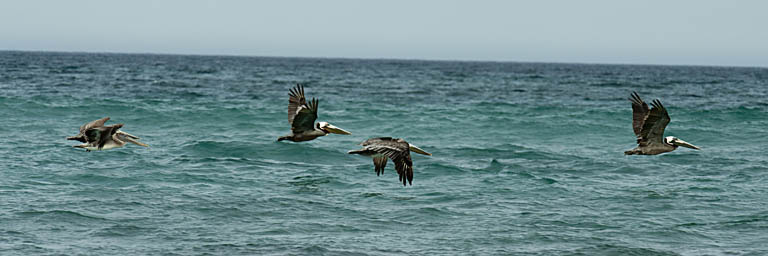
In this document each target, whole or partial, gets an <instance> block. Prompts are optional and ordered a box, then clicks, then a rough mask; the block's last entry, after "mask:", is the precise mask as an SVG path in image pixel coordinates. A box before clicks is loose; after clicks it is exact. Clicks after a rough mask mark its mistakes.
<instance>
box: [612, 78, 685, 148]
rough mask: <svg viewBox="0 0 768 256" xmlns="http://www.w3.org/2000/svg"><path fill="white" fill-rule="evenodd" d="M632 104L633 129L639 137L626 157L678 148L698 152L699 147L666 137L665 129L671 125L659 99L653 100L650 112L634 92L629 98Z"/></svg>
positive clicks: (672, 137) (675, 138)
mask: <svg viewBox="0 0 768 256" xmlns="http://www.w3.org/2000/svg"><path fill="white" fill-rule="evenodd" d="M629 100H630V101H631V102H632V128H633V129H634V130H635V135H637V145H638V146H637V147H636V148H634V149H632V150H628V151H625V152H624V154H625V155H658V154H661V153H666V152H671V151H673V150H675V149H677V147H678V146H683V147H686V148H692V149H696V150H698V149H699V147H697V146H694V145H691V144H690V143H688V142H685V141H683V140H681V139H678V138H677V137H674V136H667V137H664V128H666V127H667V124H669V120H670V119H669V114H668V113H667V109H666V108H664V106H663V105H661V101H659V100H658V99H656V100H653V102H651V105H652V106H653V109H651V110H650V111H649V110H648V104H645V102H644V101H643V100H642V99H640V96H639V95H637V92H632V97H631V98H629Z"/></svg>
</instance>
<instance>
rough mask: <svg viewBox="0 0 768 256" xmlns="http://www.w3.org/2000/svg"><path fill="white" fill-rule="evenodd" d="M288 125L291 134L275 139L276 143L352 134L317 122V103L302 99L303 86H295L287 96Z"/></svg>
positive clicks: (326, 123) (313, 100)
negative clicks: (331, 134) (289, 125)
mask: <svg viewBox="0 0 768 256" xmlns="http://www.w3.org/2000/svg"><path fill="white" fill-rule="evenodd" d="M288 96H290V97H289V98H288V123H290V124H291V134H290V135H287V136H282V137H280V138H277V141H281V140H290V141H293V142H302V141H308V140H314V139H316V138H317V137H320V136H325V135H328V133H335V134H344V135H350V134H352V133H350V132H348V131H345V130H344V129H341V128H339V127H336V126H333V125H331V124H329V123H328V122H318V123H317V124H315V120H316V119H317V107H318V101H317V99H315V98H312V100H311V101H309V102H307V100H306V98H304V86H302V85H301V84H297V85H296V88H292V89H291V92H290V93H289V94H288Z"/></svg>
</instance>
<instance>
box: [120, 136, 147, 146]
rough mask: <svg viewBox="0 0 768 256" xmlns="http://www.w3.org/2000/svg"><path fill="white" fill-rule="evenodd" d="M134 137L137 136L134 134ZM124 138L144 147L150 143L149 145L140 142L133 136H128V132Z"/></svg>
mask: <svg viewBox="0 0 768 256" xmlns="http://www.w3.org/2000/svg"><path fill="white" fill-rule="evenodd" d="M134 137H136V136H134ZM123 140H124V141H126V142H130V143H133V144H136V145H139V146H142V147H149V145H147V144H144V143H141V142H138V141H136V140H134V139H133V138H131V137H128V134H126V136H125V137H123Z"/></svg>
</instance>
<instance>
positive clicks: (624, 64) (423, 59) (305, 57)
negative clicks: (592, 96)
mask: <svg viewBox="0 0 768 256" xmlns="http://www.w3.org/2000/svg"><path fill="white" fill-rule="evenodd" d="M0 52H33V53H65V54H117V55H161V56H162V55H165V56H200V57H242V58H284V59H327V60H332V59H340V60H391V61H424V62H474V63H519V64H526V63H527V64H563V65H616V66H665V67H712V68H757V69H766V68H768V66H752V65H715V64H652V63H618V62H614V63H611V62H567V61H563V62H559V61H528V60H477V59H426V58H397V57H393V58H386V57H332V56H285V55H282V56H280V55H249V54H240V55H238V54H217V53H167V52H166V53H162V52H123V51H66V50H12V49H0Z"/></svg>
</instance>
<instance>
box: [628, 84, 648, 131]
mask: <svg viewBox="0 0 768 256" xmlns="http://www.w3.org/2000/svg"><path fill="white" fill-rule="evenodd" d="M629 101H631V102H632V129H633V130H634V131H635V135H636V136H640V131H641V130H642V129H643V123H644V122H645V117H646V116H648V104H645V102H644V101H643V100H642V99H640V95H637V92H632V97H631V98H629Z"/></svg>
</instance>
